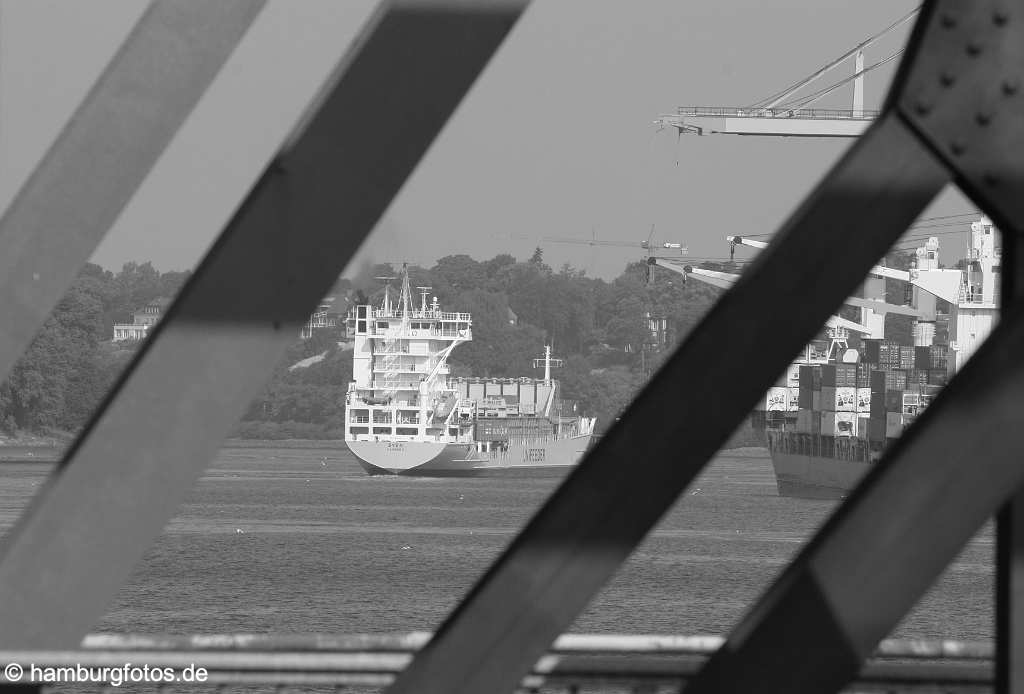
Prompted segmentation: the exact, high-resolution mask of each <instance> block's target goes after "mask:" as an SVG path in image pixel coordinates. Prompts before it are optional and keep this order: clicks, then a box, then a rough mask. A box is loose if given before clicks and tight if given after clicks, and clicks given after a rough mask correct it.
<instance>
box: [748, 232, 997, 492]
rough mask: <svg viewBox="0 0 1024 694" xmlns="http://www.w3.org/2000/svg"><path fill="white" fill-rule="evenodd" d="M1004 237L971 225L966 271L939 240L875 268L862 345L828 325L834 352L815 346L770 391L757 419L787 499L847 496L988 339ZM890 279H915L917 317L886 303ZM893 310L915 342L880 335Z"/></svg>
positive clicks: (994, 313)
mask: <svg viewBox="0 0 1024 694" xmlns="http://www.w3.org/2000/svg"><path fill="white" fill-rule="evenodd" d="M995 236H996V234H995V229H994V227H993V225H992V223H991V221H990V220H988V219H987V218H982V219H981V220H979V221H977V222H974V223H972V224H971V230H970V232H969V236H968V238H969V242H968V253H967V257H966V258H964V260H963V262H962V263H961V269H957V270H946V269H941V268H939V266H938V250H939V244H938V240H937V238H935V237H932V238H930V239H929V240H928V242H927V243H926V244H925V245H924V246H923V247H922V248H919V249H918V250H917V253H916V261H915V262H916V265H917V267H916V268H914V269H911V270H910V271H909V272H906V273H902V272H901V271H895V270H890V269H888V268H874V269H873V273H874V274H875V277H876V279H874V280H870V279H869V280H868V283H867V284H866V285H865V296H866V297H867V300H865V299H860V300H859V301H857V302H855V305H860V306H861V307H862V309H864V313H863V314H862V322H861V324H860V328H861V329H862V330H860V332H861V333H862V335H863V337H861V339H860V346H859V348H858V349H856V350H853V349H848V348H845V349H844V347H848V346H847V345H846V344H845V339H846V338H847V337H848V332H849V331H848V329H847V328H846V327H834V328H829V331H830V338H831V343H830V345H829V347H828V348H824V347H822V346H821V344H820V343H819V344H817V345H813V346H809V347H808V348H807V349H806V350H805V354H804V355H802V357H801V359H799V360H797V361H795V362H794V363H793V364H792V365H791V366H790V367H789V369H788V370H787V372H786V374H785V375H784V376H783V378H782V379H781V380H780V381H779V382H778V383H776V385H775V387H773V388H771V389H769V391H768V393H766V395H765V397H764V398H763V400H762V401H761V402H759V403H758V405H757V408H756V410H755V412H754V414H753V417H752V423H753V425H754V427H755V428H757V429H763V430H764V432H765V435H766V439H767V445H768V448H769V451H770V454H771V459H772V466H773V468H774V471H775V478H776V484H777V486H778V491H779V494H780V495H781V496H789V497H801V498H817V499H838V498H842V497H844V496H846V494H848V493H849V492H850V491H851V490H852V489H853V488H854V486H856V484H857V482H858V481H859V480H860V478H861V477H862V476H863V475H864V473H865V472H867V470H868V469H869V468H870V467H871V465H872V464H873V463H874V462H875V461H877V460H878V459H879V458H880V457H881V456H882V453H883V452H884V450H885V448H886V447H887V446H888V445H889V444H890V443H891V442H892V441H893V440H894V439H896V438H897V437H898V436H900V434H901V433H902V431H903V429H904V428H905V427H906V426H907V425H909V424H910V423H911V422H913V420H914V419H915V418H916V417H917V416H918V415H919V414H920V413H921V412H922V411H923V410H924V409H925V408H927V407H928V405H929V403H930V402H931V401H932V399H933V398H934V397H935V396H936V394H937V393H938V392H939V390H941V388H942V386H943V385H945V383H946V382H947V380H948V379H949V378H950V377H952V375H953V374H954V373H955V372H956V371H957V370H958V369H959V368H961V366H962V365H963V364H964V363H965V362H966V360H967V359H968V358H969V357H970V355H971V354H972V353H973V352H974V351H975V350H976V349H977V347H978V345H980V344H981V342H982V341H984V339H985V338H986V337H987V336H988V334H989V333H990V332H991V330H992V328H993V327H994V326H995V323H996V321H997V319H998V312H999V308H998V303H997V297H998V288H999V272H1000V251H999V249H997V248H996V247H995ZM884 277H888V278H890V279H898V280H905V281H907V282H908V292H907V294H908V296H909V297H910V299H911V303H910V305H909V308H910V309H912V311H909V312H908V311H905V310H904V309H906V308H908V307H907V306H901V307H894V306H891V305H888V304H884V302H883V301H882V300H881V299H882V298H884V295H885V294H884V290H885V287H884V280H882V283H881V284H880V283H879V280H878V278H884ZM940 306H941V307H942V309H943V310H944V313H943V312H940V311H939V310H938V309H939V307H940ZM890 309H891V310H892V312H897V313H903V314H904V315H911V316H912V317H913V318H914V326H913V331H912V335H913V338H912V339H913V344H902V343H900V342H898V341H895V340H887V339H885V338H884V335H881V334H880V332H882V331H883V330H884V328H883V326H884V313H885V312H887V311H889V310H890ZM872 314H874V316H873V315H872ZM879 314H880V315H881V316H882V318H883V320H874V318H875V317H876V316H878V315H879ZM865 324H867V325H865ZM943 326H945V329H944V330H943V329H942V327H943Z"/></svg>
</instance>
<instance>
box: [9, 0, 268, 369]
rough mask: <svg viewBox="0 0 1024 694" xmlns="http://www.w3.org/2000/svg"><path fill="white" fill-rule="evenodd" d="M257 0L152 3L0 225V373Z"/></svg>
mask: <svg viewBox="0 0 1024 694" xmlns="http://www.w3.org/2000/svg"><path fill="white" fill-rule="evenodd" d="M265 4H266V0H219V1H218V2H215V3H212V2H211V3H197V2H193V0H155V1H154V2H153V3H151V4H150V6H149V7H148V8H147V9H146V10H145V12H144V13H143V15H142V17H141V18H140V19H139V21H138V22H137V23H136V25H135V27H134V28H133V29H132V31H131V32H130V33H129V35H128V37H127V39H126V40H125V42H124V44H123V45H122V46H121V48H120V49H119V50H118V52H117V53H116V54H115V55H114V57H113V58H112V59H111V61H110V64H109V65H108V66H107V67H106V69H105V70H104V71H103V74H102V75H100V77H99V79H98V80H97V81H96V83H95V84H94V85H93V87H92V89H91V90H90V91H89V93H88V94H87V95H86V97H85V99H84V100H83V101H82V103H81V104H80V105H79V106H78V108H77V109H75V112H74V113H73V114H72V116H71V118H70V119H69V120H68V123H67V125H65V126H64V128H63V129H62V130H61V132H60V134H59V135H58V136H57V139H56V140H55V141H54V143H53V144H52V145H51V146H50V148H49V149H48V150H47V152H46V154H45V155H44V156H43V159H42V160H41V161H40V163H39V165H38V166H37V167H36V168H35V170H34V171H33V173H32V174H31V176H30V177H29V178H28V179H27V180H26V182H25V184H24V185H23V186H22V187H21V189H20V190H19V191H18V192H17V194H16V195H15V197H14V199H13V200H12V201H11V204H10V206H9V207H8V208H7V210H6V211H5V212H4V215H3V217H2V218H0V296H3V297H4V300H3V301H0V325H2V326H3V330H2V331H0V374H6V373H7V372H8V371H9V370H10V368H11V366H13V364H14V362H15V361H16V360H17V358H18V357H19V356H21V354H22V353H23V352H24V351H25V349H26V348H27V347H28V345H29V343H30V342H31V340H32V338H33V337H34V336H35V334H36V331H37V330H38V329H39V328H40V327H41V326H42V324H43V322H44V321H45V320H46V317H47V315H49V313H50V311H51V310H52V309H53V307H54V305H55V304H56V303H57V301H59V300H60V297H61V296H62V295H63V294H64V291H65V290H66V289H67V288H68V286H69V285H70V284H71V282H72V281H73V280H74V278H75V275H76V273H77V272H78V271H79V269H80V268H81V267H82V265H83V264H84V263H85V261H86V260H88V258H89V256H90V255H91V254H92V252H93V251H94V250H95V249H96V246H97V245H99V243H100V241H101V240H102V239H103V236H104V235H105V234H106V233H107V231H108V229H109V228H110V226H111V225H112V224H113V223H114V220H116V219H117V217H118V215H120V214H121V212H122V210H123V209H124V207H125V205H127V204H128V201H129V200H130V199H131V197H132V195H134V193H135V191H136V190H137V189H138V187H139V185H141V183H142V181H143V179H144V178H145V176H146V175H147V174H148V173H149V171H150V169H151V168H152V167H153V165H154V164H155V163H156V160H157V159H158V158H159V157H160V155H161V154H162V153H163V151H164V150H165V148H166V147H167V145H168V143H169V142H170V141H171V139H172V138H173V137H174V135H175V133H176V132H178V129H179V128H180V127H181V124H182V123H183V122H184V121H185V118H186V117H187V116H188V115H189V113H191V112H192V109H193V107H194V106H195V105H196V103H197V102H198V101H199V99H200V97H201V96H202V95H203V93H204V92H205V91H206V89H207V87H209V85H210V83H211V82H212V81H213V79H214V78H215V77H216V75H217V74H218V72H219V71H220V68H221V66H222V65H223V64H224V62H225V61H226V60H227V59H228V57H229V56H230V55H231V53H232V51H233V50H234V48H235V46H236V45H237V44H238V42H239V41H240V40H241V39H242V37H243V36H244V35H245V32H246V30H247V29H248V28H249V26H250V25H251V24H252V22H253V21H254V20H255V19H256V17H257V16H258V15H259V13H260V10H262V8H263V6H264V5H265Z"/></svg>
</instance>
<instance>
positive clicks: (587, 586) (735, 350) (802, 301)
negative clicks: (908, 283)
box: [390, 116, 948, 694]
mask: <svg viewBox="0 0 1024 694" xmlns="http://www.w3.org/2000/svg"><path fill="white" fill-rule="evenodd" d="M883 160H884V161H885V162H886V163H887V165H886V166H884V167H879V166H878V162H879V161H883ZM947 181H948V175H947V174H946V172H945V170H944V169H943V168H942V167H941V166H940V165H939V164H938V162H937V161H936V160H935V159H934V157H933V156H932V155H931V154H930V153H929V152H928V151H927V150H926V149H924V148H923V147H921V146H920V145H919V144H918V143H917V142H916V141H915V140H914V138H913V137H911V136H910V134H909V133H908V131H907V129H906V127H905V126H904V125H903V124H902V123H901V122H900V121H899V120H898V119H896V118H893V117H891V116H883V117H882V118H880V119H879V120H877V121H875V123H874V124H873V125H872V127H871V128H870V130H869V131H868V132H867V133H866V134H865V136H864V137H863V138H861V139H860V140H859V141H858V142H857V143H855V144H854V145H853V147H852V148H851V149H850V150H849V151H848V152H847V153H846V155H844V156H843V157H842V159H841V160H840V161H839V163H838V164H837V165H836V166H835V167H834V168H833V170H832V172H831V173H830V174H829V175H828V176H827V177H826V178H825V180H824V181H823V182H822V183H821V184H820V185H819V186H818V187H817V189H816V190H815V191H814V192H813V193H812V195H811V196H810V198H809V199H808V200H807V201H806V202H805V203H804V204H803V205H801V206H800V208H799V209H798V210H797V211H796V212H795V213H794V215H793V216H792V217H791V218H790V220H789V221H788V222H787V223H786V224H785V226H784V227H783V229H782V231H781V232H780V233H779V234H777V235H776V237H775V241H774V242H773V243H772V245H771V246H770V247H769V248H768V249H766V250H765V251H764V252H763V253H762V254H761V255H760V256H759V257H758V259H757V260H756V261H755V262H754V263H753V265H752V266H751V267H750V268H749V269H748V270H747V272H746V273H744V275H743V276H742V277H741V278H740V279H739V280H738V281H737V282H736V284H735V285H734V286H733V288H732V289H731V290H729V291H728V292H727V293H726V294H725V295H724V296H723V297H722V298H721V299H720V300H719V301H718V302H717V303H716V305H715V306H714V307H713V308H712V309H711V311H710V312H709V313H708V314H707V316H706V317H705V318H704V320H703V321H702V322H701V324H700V325H699V326H698V327H697V329H695V330H694V331H692V332H691V333H690V335H689V336H688V338H687V339H686V341H685V342H684V343H683V344H682V345H681V346H680V347H679V349H678V350H677V351H676V353H675V354H674V355H673V356H672V357H671V358H670V359H669V361H668V362H667V363H666V364H665V366H664V367H663V368H662V369H661V371H660V372H659V373H658V375H657V377H655V378H654V379H653V380H652V381H651V382H650V383H649V384H648V385H647V386H646V387H645V388H644V390H643V391H642V392H641V393H640V394H639V395H638V396H637V398H636V400H635V401H634V402H633V404H632V405H631V406H630V408H629V410H627V412H626V413H625V414H624V415H623V417H622V419H621V421H620V422H619V423H617V424H616V425H615V426H613V427H612V428H611V429H610V430H609V432H608V434H607V435H606V436H604V437H603V438H602V439H601V441H600V442H599V443H598V445H597V446H596V447H595V448H594V449H593V450H592V451H591V452H590V454H589V455H588V456H587V457H586V458H585V459H584V460H583V461H582V462H581V463H580V465H579V466H578V468H577V469H576V470H574V471H573V473H572V474H571V475H570V476H569V477H568V478H567V479H566V481H565V482H564V483H563V484H562V485H561V487H559V489H558V490H556V492H555V493H554V495H553V496H552V497H551V498H550V499H549V500H548V501H547V503H546V504H545V505H544V506H543V507H542V508H541V509H540V511H539V512H538V513H537V514H536V515H535V516H534V517H533V519H532V520H531V521H530V522H529V524H528V525H527V526H526V528H525V529H524V530H523V531H522V532H521V533H520V534H519V536H518V537H517V538H516V539H515V540H514V541H513V543H512V544H511V546H510V547H509V548H508V549H507V550H506V552H505V553H504V554H503V555H502V556H501V557H500V558H499V559H498V560H497V562H496V563H495V564H494V565H493V566H492V567H491V568H490V569H489V570H488V572H487V573H486V574H485V576H484V577H483V578H482V579H481V580H480V582H479V583H477V585H476V586H475V587H474V588H473V589H472V591H471V592H470V593H469V595H468V596H467V597H466V598H465V599H464V600H463V602H462V604H460V605H459V607H458V608H457V609H456V610H455V612H454V613H453V614H452V615H451V616H450V617H449V618H448V620H447V621H446V622H445V623H444V624H443V625H442V627H441V628H440V630H439V631H438V634H437V636H436V637H435V638H434V639H433V640H432V641H431V642H430V644H429V645H428V646H427V647H426V648H425V649H424V651H423V652H422V653H421V654H420V655H419V656H418V657H417V658H416V659H415V660H414V661H413V663H412V664H411V665H410V667H409V669H408V670H407V671H406V672H404V673H403V674H402V675H401V676H400V677H399V679H398V680H397V681H396V683H395V685H394V686H393V687H392V689H391V690H390V691H392V692H402V693H405V692H410V693H411V692H417V693H419V694H424V693H428V692H429V693H433V692H438V693H441V692H443V693H445V694H455V693H461V692H482V691H495V692H499V691H511V690H512V689H513V688H514V686H515V684H516V682H518V681H519V678H520V677H521V676H522V675H523V674H524V673H525V672H527V671H528V670H529V669H530V667H531V666H532V665H533V664H534V663H535V662H536V660H537V658H539V657H540V656H541V655H542V654H543V653H544V651H545V650H546V649H547V648H548V646H549V645H550V644H551V643H552V642H553V641H554V639H555V638H556V637H557V636H558V634H559V633H561V632H562V631H563V630H565V629H567V628H568V627H569V626H570V625H571V624H572V622H573V620H574V619H575V618H576V617H577V616H578V615H579V613H580V612H581V611H582V610H583V609H584V607H585V606H586V605H587V603H588V602H589V601H590V600H591V599H592V597H593V596H594V595H595V594H596V593H597V591H598V590H600V588H601V587H602V586H603V585H604V584H605V582H606V581H607V580H608V579H609V578H610V577H611V575H612V574H613V573H614V572H615V571H616V569H617V568H618V567H619V566H620V565H621V564H622V562H623V561H625V560H626V558H627V557H628V556H629V554H630V552H632V550H633V549H634V548H635V547H636V546H637V545H638V544H639V543H640V542H641V540H642V539H643V537H644V536H645V535H646V534H647V532H649V531H650V529H651V528H652V527H653V526H654V525H655V523H657V522H658V520H659V519H660V518H661V516H662V514H663V513H664V512H665V511H666V510H667V509H668V508H669V507H670V506H671V505H672V503H673V502H674V501H675V500H676V499H677V498H678V496H679V494H680V492H681V491H682V490H683V489H684V488H685V486H686V485H687V484H689V483H690V481H692V480H693V479H694V477H695V476H696V475H697V474H698V473H699V472H700V470H701V469H702V468H703V467H704V465H705V464H706V463H707V461H708V460H709V459H710V458H711V457H712V456H713V455H714V454H715V452H716V451H717V450H718V449H719V447H720V446H721V445H722V444H723V443H724V442H725V441H726V440H727V438H728V436H729V435H730V434H731V433H732V431H733V430H734V429H735V427H736V425H737V424H738V423H739V422H740V421H741V420H742V419H743V418H744V417H745V416H746V415H747V414H748V413H749V411H750V409H751V407H752V406H753V404H754V402H755V401H756V399H757V398H758V397H759V396H760V395H762V394H763V393H764V391H765V390H766V389H767V388H768V387H769V386H770V385H771V384H772V382H774V380H775V379H776V378H777V376H778V374H779V373H781V372H782V371H783V369H784V368H785V366H786V364H788V363H789V362H790V361H791V360H792V358H793V356H794V355H796V354H797V353H798V352H799V351H800V349H801V348H802V347H803V346H804V345H805V344H806V342H807V341H808V340H810V339H812V338H813V336H814V335H815V333H816V332H817V331H818V330H819V329H820V327H821V325H822V323H824V321H825V319H826V318H827V317H828V316H829V315H831V313H832V312H833V311H834V310H835V308H836V307H837V306H839V305H840V304H841V303H842V301H843V299H845V298H846V297H847V296H849V295H850V294H851V293H853V291H854V289H855V288H856V287H857V286H858V285H859V284H860V283H861V282H862V281H863V278H864V275H865V274H866V273H867V271H868V270H869V269H870V268H871V267H872V266H873V265H874V264H875V262H876V261H877V260H878V258H879V257H881V256H882V255H883V254H884V253H885V251H886V250H887V249H888V248H889V246H890V245H891V244H892V243H893V242H894V241H895V240H896V239H897V238H898V237H899V235H900V234H901V233H902V232H903V230H904V229H906V227H907V226H908V225H909V224H910V223H911V222H912V221H913V220H914V218H915V217H916V216H917V215H918V213H919V212H920V211H921V210H922V209H923V208H924V207H925V206H926V205H927V204H928V202H929V201H930V200H931V199H932V198H933V196H934V195H935V194H936V193H937V192H938V191H939V190H940V189H941V188H942V187H943V186H944V185H945V183H946V182H947ZM836 257H841V258H843V260H844V262H843V263H841V264H839V265H837V264H836V263H835V262H834V260H835V258H836ZM808 287H813V288H814V291H808ZM780 305H781V306H787V305H800V306H801V309H802V310H800V311H786V312H781V313H780V312H779V311H778V310H777V308H778V306H780ZM768 332H770V333H771V334H772V335H773V339H772V340H767V341H766V340H764V335H765V334H766V333H768ZM754 351H756V352H757V353H758V356H759V358H758V359H757V360H753V359H750V358H749V355H750V354H751V353H753V352H754ZM693 393H700V394H701V397H699V398H696V397H691V395H692V394H693ZM680 422H685V423H686V426H685V428H683V429H680V425H679V423H680ZM666 432H679V433H680V435H679V436H668V435H666Z"/></svg>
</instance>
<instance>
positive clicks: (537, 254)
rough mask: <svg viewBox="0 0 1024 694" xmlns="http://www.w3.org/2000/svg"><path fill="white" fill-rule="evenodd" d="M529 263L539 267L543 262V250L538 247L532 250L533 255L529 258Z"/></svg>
mask: <svg viewBox="0 0 1024 694" xmlns="http://www.w3.org/2000/svg"><path fill="white" fill-rule="evenodd" d="M530 262H531V263H532V264H534V265H540V264H541V263H543V262H544V250H543V249H542V248H541V247H540V246H537V247H536V248H534V249H533V255H531V256H530Z"/></svg>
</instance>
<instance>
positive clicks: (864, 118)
mask: <svg viewBox="0 0 1024 694" xmlns="http://www.w3.org/2000/svg"><path fill="white" fill-rule="evenodd" d="M917 13H918V9H916V8H915V9H914V10H912V11H910V12H909V13H907V14H906V15H904V16H903V17H901V18H900V19H898V20H896V21H895V22H893V23H892V24H890V25H889V26H888V27H886V28H885V29H883V30H882V31H880V32H878V33H876V34H875V35H874V36H871V37H870V38H868V39H867V40H865V41H862V42H860V43H859V44H857V45H856V46H854V47H853V48H851V49H850V50H848V51H846V52H844V53H843V54H842V55H841V56H839V57H838V58H836V59H835V60H832V61H830V62H829V63H826V64H825V65H824V66H822V67H820V68H818V69H817V70H815V71H814V72H813V73H811V74H810V75H808V76H807V77H805V78H803V79H801V80H798V81H797V82H795V83H794V84H792V85H790V86H789V87H787V88H785V89H784V90H782V91H781V92H779V93H777V94H774V95H772V96H770V97H768V98H766V99H761V100H760V101H758V102H756V103H755V104H753V105H751V106H739V107H723V106H683V107H680V108H678V109H676V112H675V113H673V114H664V115H662V116H660V117H659V118H658V120H656V121H655V123H656V124H660V125H661V126H662V127H664V126H669V127H673V128H675V129H676V130H677V132H679V134H683V133H691V134H696V135H708V134H725V135H770V136H779V137H858V136H859V135H860V134H861V133H863V132H864V130H866V129H867V126H868V125H870V123H871V121H873V120H874V119H875V117H876V116H877V115H878V112H877V111H866V110H865V109H864V75H866V74H867V73H868V72H871V71H872V70H875V69H877V68H879V67H881V66H883V65H885V64H887V63H889V62H890V61H892V60H893V59H895V58H896V57H897V56H898V55H899V54H900V53H901V52H902V49H900V50H897V51H895V52H893V53H891V54H890V55H889V56H887V57H885V58H883V59H882V60H879V61H877V62H875V63H873V64H871V65H868V66H867V67H865V66H864V49H866V48H868V47H869V46H871V45H873V44H874V43H876V42H877V41H878V40H879V39H881V38H882V37H883V36H886V35H887V34H889V33H891V32H892V31H894V30H895V29H896V28H898V27H900V26H902V25H903V24H905V23H907V22H909V21H910V20H911V19H912V18H913V17H914V16H915V15H917ZM850 58H853V59H854V68H853V73H852V74H851V75H850V76H848V77H846V78H844V79H841V80H839V81H838V82H835V83H834V84H831V85H829V86H827V87H825V88H824V89H819V90H818V91H816V92H812V93H810V94H805V95H803V96H796V95H797V93H798V92H800V90H802V89H803V88H804V87H806V86H808V85H809V84H811V83H813V82H815V81H816V80H818V79H819V78H821V77H822V76H824V75H826V74H828V73H829V72H831V71H832V70H834V69H835V68H836V67H838V66H839V65H841V64H842V63H844V62H846V61H847V60H849V59H850ZM849 82H853V101H852V104H851V108H849V109H826V108H809V107H810V106H811V105H812V104H814V103H815V102H817V101H819V100H820V99H822V98H823V97H825V96H827V95H829V94H832V93H834V92H835V91H836V90H837V89H839V88H840V87H842V86H843V85H845V84H847V83H849Z"/></svg>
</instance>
